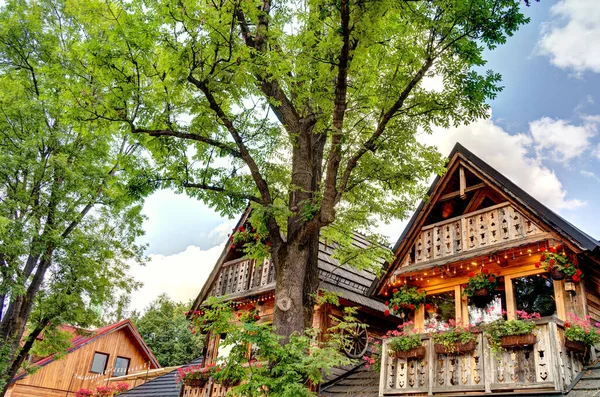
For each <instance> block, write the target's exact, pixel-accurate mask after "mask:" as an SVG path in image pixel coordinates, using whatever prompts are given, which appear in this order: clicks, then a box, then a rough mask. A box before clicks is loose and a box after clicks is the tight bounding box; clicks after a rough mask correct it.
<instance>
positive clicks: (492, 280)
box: [488, 276, 496, 283]
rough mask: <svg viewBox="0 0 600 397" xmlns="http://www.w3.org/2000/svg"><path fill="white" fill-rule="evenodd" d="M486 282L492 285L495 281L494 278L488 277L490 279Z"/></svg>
mask: <svg viewBox="0 0 600 397" xmlns="http://www.w3.org/2000/svg"><path fill="white" fill-rule="evenodd" d="M488 281H489V282H490V283H493V282H494V281H496V279H495V278H494V276H490V277H488Z"/></svg>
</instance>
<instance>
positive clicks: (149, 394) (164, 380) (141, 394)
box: [119, 358, 202, 397]
mask: <svg viewBox="0 0 600 397" xmlns="http://www.w3.org/2000/svg"><path fill="white" fill-rule="evenodd" d="M190 365H202V358H197V359H196V360H194V361H192V362H191V363H188V364H186V365H184V366H183V367H182V368H185V367H188V366H190ZM176 375H177V370H174V371H171V372H169V373H166V374H164V375H162V376H159V377H157V378H154V379H152V380H151V381H148V382H146V383H142V384H141V385H139V386H137V387H134V388H133V389H131V390H128V391H126V392H125V393H122V394H119V395H120V396H127V397H179V396H180V394H181V384H180V383H177V382H176V381H175V376H176Z"/></svg>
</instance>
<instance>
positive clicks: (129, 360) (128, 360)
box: [112, 356, 131, 377]
mask: <svg viewBox="0 0 600 397" xmlns="http://www.w3.org/2000/svg"><path fill="white" fill-rule="evenodd" d="M119 359H123V360H127V367H125V373H124V374H116V373H115V371H116V370H117V361H118V360H119ZM130 365H131V358H129V357H125V356H117V357H115V365H114V366H113V375H112V376H113V377H114V376H124V375H127V374H128V373H129V366H130Z"/></svg>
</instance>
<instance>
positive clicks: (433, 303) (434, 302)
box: [425, 290, 456, 330]
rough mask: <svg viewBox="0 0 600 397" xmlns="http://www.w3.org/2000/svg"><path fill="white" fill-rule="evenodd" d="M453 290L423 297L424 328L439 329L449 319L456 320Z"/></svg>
mask: <svg viewBox="0 0 600 397" xmlns="http://www.w3.org/2000/svg"><path fill="white" fill-rule="evenodd" d="M455 301H456V299H455V295H454V290H452V291H448V292H442V293H439V294H435V295H428V296H427V298H426V299H425V328H426V329H431V330H439V329H441V328H442V325H444V324H448V321H449V320H456V318H455V317H456V302H455Z"/></svg>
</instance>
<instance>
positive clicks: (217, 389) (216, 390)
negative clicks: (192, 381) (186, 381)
mask: <svg viewBox="0 0 600 397" xmlns="http://www.w3.org/2000/svg"><path fill="white" fill-rule="evenodd" d="M229 389H231V387H228V386H223V385H221V384H219V383H216V382H214V381H213V380H212V379H211V380H209V381H208V382H207V383H206V384H205V385H204V386H202V387H195V386H186V385H184V386H183V387H182V389H181V397H225V396H226V395H227V392H228V391H229Z"/></svg>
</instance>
